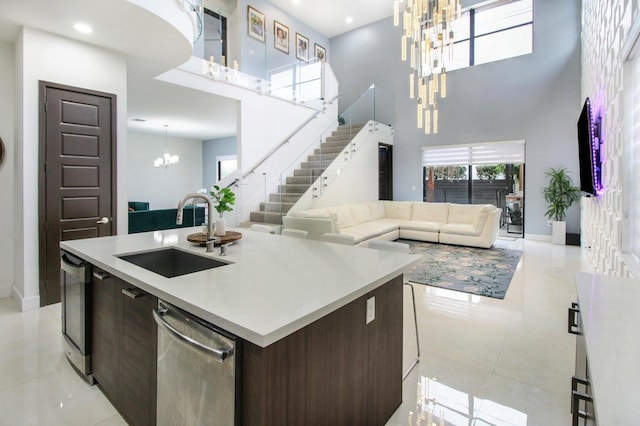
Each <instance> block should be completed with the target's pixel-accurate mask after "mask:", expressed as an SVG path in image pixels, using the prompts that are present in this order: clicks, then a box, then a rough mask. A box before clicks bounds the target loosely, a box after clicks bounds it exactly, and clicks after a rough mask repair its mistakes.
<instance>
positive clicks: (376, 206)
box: [366, 201, 387, 220]
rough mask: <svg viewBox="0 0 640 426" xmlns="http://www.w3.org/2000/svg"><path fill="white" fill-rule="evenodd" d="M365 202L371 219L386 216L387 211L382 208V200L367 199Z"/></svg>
mask: <svg viewBox="0 0 640 426" xmlns="http://www.w3.org/2000/svg"><path fill="white" fill-rule="evenodd" d="M366 204H367V206H369V212H370V213H371V220H378V219H384V218H385V217H386V216H387V213H386V211H385V210H384V203H383V202H382V201H369V202H368V203H366Z"/></svg>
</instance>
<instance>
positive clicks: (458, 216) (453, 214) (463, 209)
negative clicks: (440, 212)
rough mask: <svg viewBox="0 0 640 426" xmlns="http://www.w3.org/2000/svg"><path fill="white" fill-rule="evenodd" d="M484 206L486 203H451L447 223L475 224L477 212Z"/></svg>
mask: <svg viewBox="0 0 640 426" xmlns="http://www.w3.org/2000/svg"><path fill="white" fill-rule="evenodd" d="M482 208H484V204H482V205H476V204H450V205H449V215H448V216H447V223H452V224H459V223H465V224H469V225H473V223H474V221H475V219H476V213H477V212H478V211H480V210H482Z"/></svg>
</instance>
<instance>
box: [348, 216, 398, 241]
mask: <svg viewBox="0 0 640 426" xmlns="http://www.w3.org/2000/svg"><path fill="white" fill-rule="evenodd" d="M397 229H398V227H397V226H396V225H394V224H393V223H388V222H384V221H380V220H374V221H372V222H365V223H361V224H359V225H354V226H351V227H349V228H344V229H341V230H340V233H341V234H343V235H351V236H352V237H354V238H355V243H356V244H358V243H360V242H362V241H365V240H368V239H371V238H374V237H377V236H380V235H382V234H386V233H387V232H391V231H395V230H397Z"/></svg>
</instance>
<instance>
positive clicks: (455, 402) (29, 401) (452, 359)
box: [0, 239, 589, 426]
mask: <svg viewBox="0 0 640 426" xmlns="http://www.w3.org/2000/svg"><path fill="white" fill-rule="evenodd" d="M497 245H499V246H503V247H511V248H516V249H522V250H523V256H522V259H521V262H520V264H519V266H518V270H517V271H516V274H515V275H514V278H513V281H512V283H511V286H510V287H509V290H508V292H507V296H506V298H505V299H504V300H497V299H490V298H485V297H479V296H471V295H468V294H465V293H459V292H453V291H449V290H443V289H437V288H433V287H427V286H422V285H416V286H415V288H416V303H417V307H418V321H419V324H418V326H419V331H420V347H421V350H422V356H421V359H420V363H419V364H418V365H417V366H416V367H415V368H414V369H413V370H412V371H411V373H410V375H409V376H408V377H407V379H406V380H405V382H404V391H403V401H404V402H403V404H402V405H401V406H400V408H398V410H397V411H396V413H395V414H394V415H393V417H392V418H391V419H390V420H389V422H388V423H387V425H388V426H396V425H407V424H410V425H417V424H422V425H427V424H429V423H427V420H429V417H430V418H431V420H432V422H433V423H435V424H437V425H438V426H440V425H444V424H446V425H489V424H490V425H518V426H519V425H565V424H569V423H570V415H569V384H570V379H571V375H572V373H573V368H574V367H573V366H574V356H575V337H574V336H571V335H569V334H567V332H566V315H567V307H568V306H569V304H570V303H571V302H572V301H574V300H575V297H576V293H575V287H574V282H573V274H574V272H575V271H578V270H582V271H588V270H589V268H588V266H587V265H586V262H584V259H583V258H582V256H581V251H580V248H579V247H564V246H553V245H551V244H548V243H541V242H535V241H528V240H512V239H503V240H498V243H497ZM59 317H60V305H59V304H56V305H51V306H48V307H45V308H42V309H39V310H36V311H31V312H18V310H17V307H16V305H15V303H14V302H13V300H11V299H1V300H0V336H1V338H0V425H2V426H4V425H11V426H16V425H65V426H66V425H83V426H84V425H109V426H112V425H113V426H115V425H124V424H125V422H124V421H123V420H122V418H121V417H120V416H119V415H118V413H117V412H116V410H115V409H114V408H113V407H112V406H111V404H110V403H109V402H108V401H107V399H106V398H105V397H104V396H103V395H102V393H101V392H100V391H99V390H98V388H97V387H95V386H93V387H90V386H88V385H87V384H86V383H85V382H83V381H82V379H81V378H80V377H79V376H78V375H77V374H76V373H75V372H74V371H73V370H72V368H71V367H70V366H69V364H68V363H67V361H66V359H65V358H64V355H63V352H62V344H61V337H60V318H59ZM405 330H406V332H405V337H404V341H405V344H404V354H405V355H404V357H405V364H406V365H408V364H409V363H410V361H411V359H412V358H413V357H414V356H415V353H416V346H415V335H414V328H413V318H412V315H411V303H410V298H409V292H408V290H407V292H406V293H405ZM429 412H432V413H433V414H432V415H431V416H430V415H429ZM420 417H422V418H420ZM441 417H444V419H445V421H444V422H442V423H441V422H440V418H441Z"/></svg>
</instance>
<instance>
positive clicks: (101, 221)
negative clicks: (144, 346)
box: [96, 217, 109, 223]
mask: <svg viewBox="0 0 640 426" xmlns="http://www.w3.org/2000/svg"><path fill="white" fill-rule="evenodd" d="M96 223H109V218H108V217H103V218H102V219H100V220H99V221H97V222H96Z"/></svg>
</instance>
